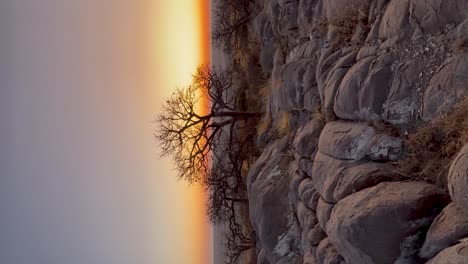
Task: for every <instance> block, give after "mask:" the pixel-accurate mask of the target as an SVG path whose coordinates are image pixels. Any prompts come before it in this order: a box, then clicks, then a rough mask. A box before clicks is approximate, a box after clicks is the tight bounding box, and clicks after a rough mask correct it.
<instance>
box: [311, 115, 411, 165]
mask: <svg viewBox="0 0 468 264" xmlns="http://www.w3.org/2000/svg"><path fill="white" fill-rule="evenodd" d="M318 146H319V150H320V152H322V153H323V154H326V155H328V156H331V157H333V158H336V159H340V160H362V159H364V158H370V159H372V160H397V159H398V158H399V157H400V156H401V153H402V149H403V141H402V140H401V139H399V138H396V137H392V136H389V135H386V134H377V132H376V131H375V129H374V128H373V127H371V126H369V125H366V124H363V123H354V122H344V121H336V122H329V123H327V125H326V126H325V127H324V128H323V130H322V133H321V135H320V139H319V144H318Z"/></svg>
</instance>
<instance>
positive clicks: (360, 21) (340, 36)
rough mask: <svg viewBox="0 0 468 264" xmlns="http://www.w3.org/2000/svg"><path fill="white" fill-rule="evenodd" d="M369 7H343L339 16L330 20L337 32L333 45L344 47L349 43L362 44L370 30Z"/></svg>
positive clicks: (329, 23)
mask: <svg viewBox="0 0 468 264" xmlns="http://www.w3.org/2000/svg"><path fill="white" fill-rule="evenodd" d="M368 19H369V10H368V8H356V7H348V8H345V9H343V10H342V11H341V12H340V14H339V15H338V16H336V17H335V18H334V19H332V20H330V21H328V25H329V26H332V27H333V28H334V29H335V30H336V33H337V38H336V40H335V43H332V44H333V46H337V47H342V46H349V45H360V44H362V43H363V41H364V39H365V35H366V34H367V32H368V31H369V29H370V27H369V25H368Z"/></svg>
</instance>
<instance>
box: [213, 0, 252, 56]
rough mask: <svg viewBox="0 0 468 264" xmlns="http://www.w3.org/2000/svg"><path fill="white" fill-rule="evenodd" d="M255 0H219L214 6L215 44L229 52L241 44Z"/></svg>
mask: <svg viewBox="0 0 468 264" xmlns="http://www.w3.org/2000/svg"><path fill="white" fill-rule="evenodd" d="M254 3H255V1H253V0H217V1H215V2H214V8H213V20H214V26H213V32H212V34H211V38H212V40H213V44H214V45H215V46H217V47H219V48H222V49H223V50H224V51H226V52H229V51H230V50H232V49H233V48H236V47H237V46H238V44H239V37H240V33H241V31H242V30H243V27H244V26H246V25H247V24H248V23H249V21H250V19H251V5H252V4H254Z"/></svg>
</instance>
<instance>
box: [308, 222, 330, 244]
mask: <svg viewBox="0 0 468 264" xmlns="http://www.w3.org/2000/svg"><path fill="white" fill-rule="evenodd" d="M326 236H327V234H325V232H324V231H323V229H322V228H321V227H320V225H319V224H316V225H315V226H314V228H312V229H311V230H310V231H309V232H308V234H307V240H309V242H310V243H311V245H312V246H318V244H319V243H320V241H322V240H323V239H324V238H325V237H326Z"/></svg>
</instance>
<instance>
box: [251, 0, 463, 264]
mask: <svg viewBox="0 0 468 264" xmlns="http://www.w3.org/2000/svg"><path fill="white" fill-rule="evenodd" d="M253 23H254V28H255V30H256V34H257V35H258V38H259V39H260V40H261V44H262V52H261V63H262V68H263V70H264V72H265V74H266V75H267V76H269V78H270V86H269V89H270V92H269V94H270V97H269V98H268V100H267V101H268V105H267V109H269V111H271V114H272V116H273V118H274V117H275V116H277V115H278V114H279V113H281V112H289V113H291V118H290V119H289V127H290V131H289V133H288V134H287V135H286V136H284V137H282V138H278V139H273V140H271V141H270V142H269V143H268V145H267V146H266V147H265V148H264V151H263V154H262V155H261V156H260V158H259V159H258V160H257V162H256V163H255V164H254V165H253V166H252V168H251V170H250V173H249V176H248V182H247V185H248V193H249V203H250V217H251V221H252V224H253V226H254V229H255V231H256V235H257V245H258V248H257V251H258V254H259V256H258V263H262V264H279V263H304V264H306V263H307V264H331V263H333V264H335V263H336V264H345V263H347V264H391V263H401V264H403V263H408V264H413V263H415V264H416V263H430V264H436V263H437V264H439V263H440V264H442V263H456V264H462V263H468V244H467V242H466V241H468V195H467V191H466V190H468V167H467V166H468V158H467V157H468V145H466V146H465V147H463V148H462V149H461V150H460V152H459V154H458V155H457V156H456V157H455V158H454V160H453V162H452V163H451V165H450V164H447V166H450V169H449V173H448V175H444V176H446V182H447V183H448V184H447V185H446V186H436V185H434V184H430V183H427V182H423V181H416V180H415V179H414V177H412V175H402V174H401V173H398V172H397V170H396V167H395V163H397V162H398V161H399V160H402V159H405V155H406V154H407V153H406V146H405V141H404V140H403V138H404V136H405V135H406V134H408V133H411V132H412V131H414V129H417V128H418V127H419V126H421V125H422V124H423V123H425V122H431V121H433V120H436V119H438V118H443V117H444V116H445V115H446V114H447V113H448V112H449V111H451V110H452V109H453V108H454V107H455V106H456V105H457V104H458V103H460V102H462V101H463V100H464V99H465V97H466V95H468V53H467V51H468V47H466V46H468V0H450V1H447V0H373V1H371V0H264V1H261V3H259V12H258V14H257V16H256V18H255V20H254V22H253ZM382 123H386V124H387V125H390V126H391V127H392V128H393V129H394V130H396V131H397V133H395V132H394V131H393V130H391V129H385V128H384V129H383V128H382V127H381V126H377V125H375V124H382ZM444 187H445V188H444ZM445 189H448V192H447V191H445Z"/></svg>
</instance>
